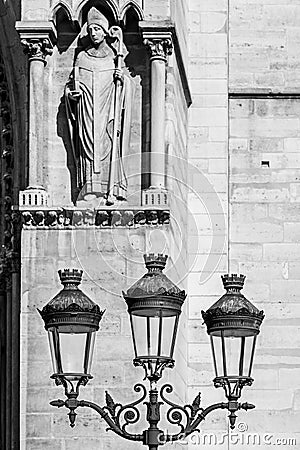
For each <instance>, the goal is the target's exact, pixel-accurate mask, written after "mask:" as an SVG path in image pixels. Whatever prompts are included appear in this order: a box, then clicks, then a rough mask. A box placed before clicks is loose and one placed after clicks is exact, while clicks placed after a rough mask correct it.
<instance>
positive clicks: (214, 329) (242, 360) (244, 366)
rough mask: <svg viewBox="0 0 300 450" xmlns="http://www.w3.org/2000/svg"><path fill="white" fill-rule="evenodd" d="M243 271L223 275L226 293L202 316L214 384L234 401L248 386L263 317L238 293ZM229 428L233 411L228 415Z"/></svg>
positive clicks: (230, 400) (251, 379) (233, 419)
mask: <svg viewBox="0 0 300 450" xmlns="http://www.w3.org/2000/svg"><path fill="white" fill-rule="evenodd" d="M245 278H246V277H245V276H244V275H237V274H233V275H224V276H222V281H223V285H224V288H225V289H226V293H225V294H224V295H223V296H222V297H221V298H220V299H219V300H218V301H217V302H216V303H215V304H213V305H212V306H211V307H210V308H209V309H208V310H207V311H206V312H204V311H202V317H203V320H204V322H205V324H206V326H207V333H208V334H209V335H210V341H211V349H212V356H213V363H214V368H215V373H216V377H215V379H214V385H215V387H223V388H224V390H225V395H226V397H227V399H228V401H229V402H230V403H231V404H232V405H234V404H235V403H236V402H237V401H238V399H239V398H240V396H241V393H242V388H243V387H244V386H251V384H252V382H253V378H251V372H252V367H253V359H254V352H255V344H256V338H257V335H258V333H259V328H260V325H261V323H262V321H263V318H264V313H263V311H259V310H258V309H257V308H256V307H255V306H254V305H253V304H252V303H251V302H250V301H249V300H247V299H246V298H245V297H244V295H243V294H242V293H241V289H242V288H243V286H244V281H245ZM229 419H230V423H231V426H232V428H233V427H234V424H235V420H236V415H235V411H231V414H230V416H229Z"/></svg>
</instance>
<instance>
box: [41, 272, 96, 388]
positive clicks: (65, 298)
mask: <svg viewBox="0 0 300 450" xmlns="http://www.w3.org/2000/svg"><path fill="white" fill-rule="evenodd" d="M82 273H83V271H82V270H78V269H65V270H59V271H58V274H59V278H60V281H61V283H62V284H63V289H62V290H61V291H60V292H59V293H58V294H57V295H56V296H55V297H54V298H53V299H52V300H50V302H49V303H48V304H47V305H45V306H44V308H43V309H42V311H40V310H38V311H39V313H40V315H41V316H42V319H43V320H44V323H45V329H46V331H48V333H49V335H50V333H51V337H50V336H49V341H50V349H51V356H52V360H53V365H55V364H54V360H56V365H57V368H60V370H58V371H57V372H54V373H53V374H52V375H51V378H53V379H54V380H55V383H56V384H57V385H64V386H65V388H66V386H67V385H68V384H69V385H70V387H71V391H74V385H75V384H74V383H73V381H78V387H77V389H79V386H80V385H86V384H87V382H88V381H89V379H91V378H93V377H92V375H91V374H90V373H88V371H87V366H88V363H87V360H88V359H89V352H90V351H92V349H91V348H90V345H91V336H92V333H95V332H96V331H98V329H99V322H100V320H101V318H102V316H103V314H104V311H101V310H100V308H99V306H98V305H97V304H96V303H94V302H93V301H92V300H91V299H90V298H89V297H88V296H87V295H86V294H84V293H83V292H82V291H81V290H80V289H79V288H78V286H79V284H80V283H81V279H82ZM78 327H79V329H80V334H86V342H85V354H84V358H83V368H84V371H83V372H80V373H79V372H76V373H73V372H64V371H63V363H62V355H61V343H60V334H63V333H64V334H70V331H71V330H76V329H77V331H78ZM52 339H53V344H51V340H52ZM85 367H86V370H85Z"/></svg>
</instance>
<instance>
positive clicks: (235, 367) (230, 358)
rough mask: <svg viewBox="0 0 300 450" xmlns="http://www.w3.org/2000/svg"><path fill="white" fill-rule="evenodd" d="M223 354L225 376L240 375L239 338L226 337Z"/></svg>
mask: <svg viewBox="0 0 300 450" xmlns="http://www.w3.org/2000/svg"><path fill="white" fill-rule="evenodd" d="M224 340H225V352H226V361H227V375H228V376H238V375H240V371H239V369H240V355H241V338H240V337H228V338H225V339H224Z"/></svg>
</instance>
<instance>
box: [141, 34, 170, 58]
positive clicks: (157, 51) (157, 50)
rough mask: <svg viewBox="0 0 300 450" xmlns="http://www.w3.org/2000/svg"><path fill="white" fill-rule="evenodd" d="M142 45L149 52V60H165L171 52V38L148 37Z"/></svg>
mask: <svg viewBox="0 0 300 450" xmlns="http://www.w3.org/2000/svg"><path fill="white" fill-rule="evenodd" d="M144 45H145V46H146V47H147V48H148V50H149V52H150V59H151V60H153V59H163V60H164V61H166V60H167V56H169V55H171V54H172V52H173V43H172V39H171V38H169V37H168V38H166V37H149V38H147V39H144Z"/></svg>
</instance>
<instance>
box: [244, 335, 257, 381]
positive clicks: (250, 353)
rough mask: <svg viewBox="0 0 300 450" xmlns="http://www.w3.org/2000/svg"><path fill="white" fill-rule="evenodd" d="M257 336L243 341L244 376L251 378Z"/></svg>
mask: <svg viewBox="0 0 300 450" xmlns="http://www.w3.org/2000/svg"><path fill="white" fill-rule="evenodd" d="M256 338H257V336H248V337H246V339H245V341H246V343H245V357H244V375H245V376H246V377H251V372H252V365H253V358H254V352H255V344H256Z"/></svg>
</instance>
